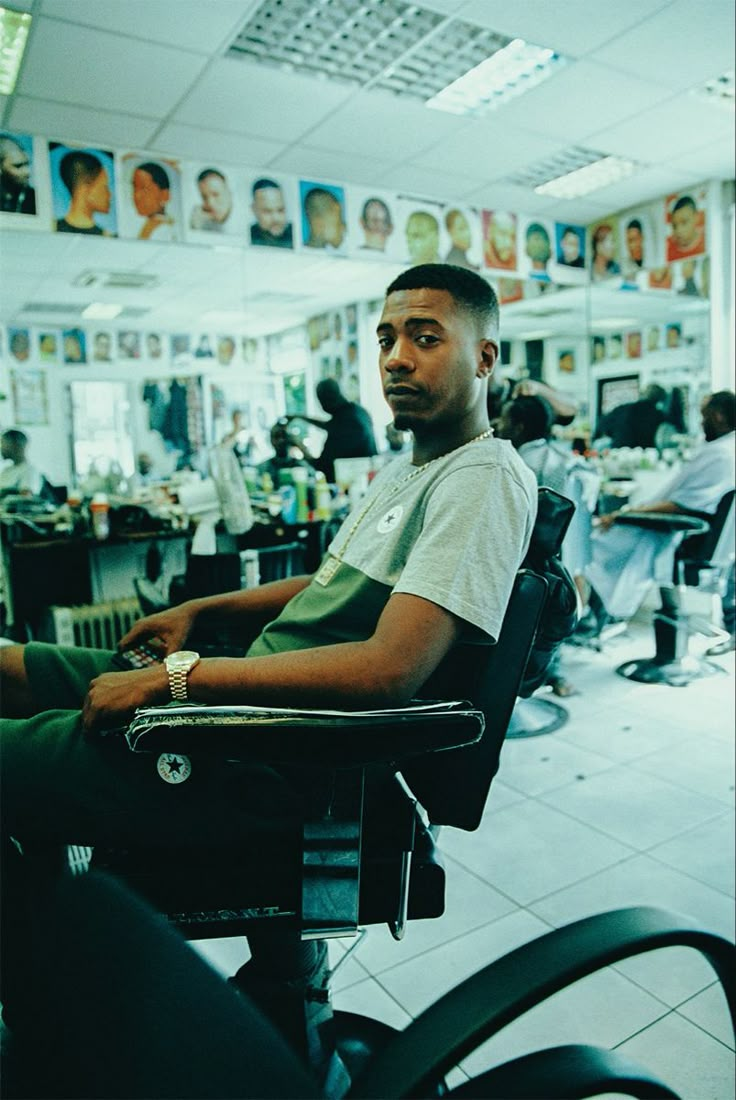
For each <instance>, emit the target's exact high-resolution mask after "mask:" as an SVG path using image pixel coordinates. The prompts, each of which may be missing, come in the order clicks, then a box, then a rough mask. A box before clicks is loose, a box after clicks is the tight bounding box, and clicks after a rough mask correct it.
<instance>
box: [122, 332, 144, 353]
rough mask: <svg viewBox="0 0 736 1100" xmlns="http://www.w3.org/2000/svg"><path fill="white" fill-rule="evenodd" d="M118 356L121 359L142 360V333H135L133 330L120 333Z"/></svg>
mask: <svg viewBox="0 0 736 1100" xmlns="http://www.w3.org/2000/svg"><path fill="white" fill-rule="evenodd" d="M118 356H119V358H120V359H140V357H141V334H140V332H135V331H134V330H132V329H123V330H122V331H121V332H119V333H118Z"/></svg>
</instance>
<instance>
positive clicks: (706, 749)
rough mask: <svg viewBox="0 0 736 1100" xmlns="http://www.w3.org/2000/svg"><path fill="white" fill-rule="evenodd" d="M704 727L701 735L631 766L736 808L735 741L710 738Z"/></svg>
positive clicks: (652, 754) (661, 750) (650, 754)
mask: <svg viewBox="0 0 736 1100" xmlns="http://www.w3.org/2000/svg"><path fill="white" fill-rule="evenodd" d="M703 725H704V729H703V733H702V734H701V735H700V736H698V737H690V738H688V740H687V742H686V743H683V742H680V743H679V744H678V745H677V747H676V749H674V750H673V749H670V748H669V747H668V748H665V749H660V750H656V751H654V752H651V753H648V754H647V755H646V756H641V757H639V759H638V760H636V761H634V762H633V764H632V767H633V769H635V770H636V771H643V772H648V773H649V774H650V775H657V776H659V777H660V778H661V779H667V780H668V781H669V782H670V783H675V784H676V785H677V786H679V787H686V788H687V789H688V790H690V791H697V792H698V793H699V794H703V795H706V796H707V797H708V798H718V799H720V800H721V801H722V802H724V803H725V804H726V806H733V803H734V748H735V747H736V746H735V744H734V739H733V738H731V740H730V741H725V740H719V739H718V738H715V737H710V736H707V735H706V731H707V730H708V728H709V725H710V723H708V724H705V723H704V724H703Z"/></svg>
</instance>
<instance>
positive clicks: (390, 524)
mask: <svg viewBox="0 0 736 1100" xmlns="http://www.w3.org/2000/svg"><path fill="white" fill-rule="evenodd" d="M403 514H404V509H403V506H402V505H401V504H394V506H393V508H389V510H388V512H386V514H385V515H384V516H381V518H380V519H379V521H378V525H377V526H376V530H377V531H378V533H379V535H387V534H388V533H389V531H393V529H394V528H395V527H397V526H398V524H399V523H400V522H401V517H402V516H403Z"/></svg>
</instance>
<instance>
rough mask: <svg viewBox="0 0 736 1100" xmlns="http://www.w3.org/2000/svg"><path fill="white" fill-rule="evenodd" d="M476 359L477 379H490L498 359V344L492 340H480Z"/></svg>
mask: <svg viewBox="0 0 736 1100" xmlns="http://www.w3.org/2000/svg"><path fill="white" fill-rule="evenodd" d="M479 352H480V355H479V358H478V370H477V375H478V378H490V377H491V375H492V374H493V368H494V367H495V365H496V360H497V359H498V344H497V343H496V342H495V341H494V340H481V342H480V346H479Z"/></svg>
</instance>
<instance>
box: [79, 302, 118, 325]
mask: <svg viewBox="0 0 736 1100" xmlns="http://www.w3.org/2000/svg"><path fill="white" fill-rule="evenodd" d="M122 312H123V306H116V305H115V304H114V303H111V302H90V304H89V305H88V306H87V308H86V309H83V310H82V316H83V317H85V318H86V319H87V320H88V321H112V319H113V318H114V317H117V316H119V314H121V313H122Z"/></svg>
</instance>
